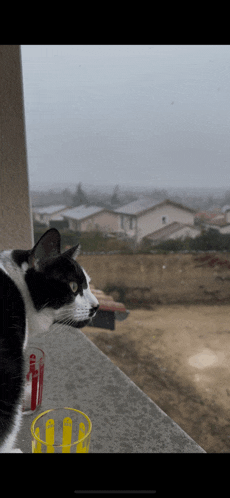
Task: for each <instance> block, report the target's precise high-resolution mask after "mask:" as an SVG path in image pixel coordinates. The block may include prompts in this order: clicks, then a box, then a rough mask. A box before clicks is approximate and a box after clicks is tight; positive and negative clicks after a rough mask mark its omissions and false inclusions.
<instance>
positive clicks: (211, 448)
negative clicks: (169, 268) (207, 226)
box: [82, 261, 230, 453]
mask: <svg viewBox="0 0 230 498" xmlns="http://www.w3.org/2000/svg"><path fill="white" fill-rule="evenodd" d="M162 262H163V261H162ZM85 267H86V268H87V265H85ZM177 269H178V268H177ZM179 269H180V268H179ZM87 270H88V268H87ZM184 271H186V269H184ZM212 272H213V270H212ZM164 278H165V277H164ZM93 283H94V282H93ZM187 284H188V283H187ZM82 331H83V332H84V333H85V334H86V335H87V336H88V337H89V338H90V339H91V340H92V342H93V343H94V344H96V346H98V347H99V348H100V349H101V350H102V351H103V352H104V353H105V354H106V355H107V356H108V357H109V358H110V359H111V361H112V362H113V363H115V364H116V365H117V366H118V367H119V368H120V369H121V370H122V371H123V372H124V373H125V374H126V375H128V377H130V379H132V380H133V381H134V382H135V384H137V385H138V386H139V387H140V388H141V389H142V390H143V391H144V392H145V393H146V394H147V395H148V396H149V397H150V398H151V399H152V400H153V401H155V402H156V403H157V404H158V405H159V406H160V408H162V409H163V410H164V411H165V412H166V413H167V415H169V416H170V417H171V418H172V419H173V420H174V421H175V422H177V423H178V424H179V425H180V426H181V427H182V429H184V430H185V432H187V433H188V434H189V435H190V436H191V437H192V438H193V439H194V440H195V441H196V442H197V443H198V444H199V445H200V446H201V447H202V448H203V449H204V450H205V451H207V452H212V453H224V452H230V410H229V406H230V304H226V305H218V304H217V305H216V304H214V305H210V304H209V305H199V304H192V305H186V304H185V305H183V304H171V305H164V304H163V305H153V306H152V309H133V310H131V311H130V315H129V316H128V318H127V319H126V320H125V321H123V322H116V329H115V330H114V331H109V330H102V329H98V328H92V327H85V328H84V329H82Z"/></svg>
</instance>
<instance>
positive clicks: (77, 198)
mask: <svg viewBox="0 0 230 498" xmlns="http://www.w3.org/2000/svg"><path fill="white" fill-rule="evenodd" d="M81 204H87V196H86V194H85V193H84V192H83V190H82V187H81V183H78V185H77V187H76V191H75V194H73V196H72V206H73V207H77V206H80V205H81Z"/></svg>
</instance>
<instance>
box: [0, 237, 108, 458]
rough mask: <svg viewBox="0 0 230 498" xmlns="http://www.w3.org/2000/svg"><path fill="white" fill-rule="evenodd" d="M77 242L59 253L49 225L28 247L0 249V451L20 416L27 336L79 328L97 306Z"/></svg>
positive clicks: (9, 446)
mask: <svg viewBox="0 0 230 498" xmlns="http://www.w3.org/2000/svg"><path fill="white" fill-rule="evenodd" d="M78 253H79V244H78V245H77V246H75V247H72V248H71V249H69V250H67V251H65V252H64V253H62V254H61V252H60V234H59V232H58V230H56V229H55V228H51V229H50V230H48V231H47V232H46V233H45V234H44V235H43V236H42V237H41V238H40V240H39V241H38V242H37V244H36V245H35V246H34V247H33V249H31V250H28V251H26V250H11V251H2V252H0V453H8V452H20V450H14V449H13V446H14V444H15V439H16V436H17V432H18V430H19V428H20V421H21V416H22V397H23V390H24V377H25V374H24V350H25V348H26V344H27V340H28V334H29V335H30V336H33V335H37V334H40V333H43V332H47V331H48V330H49V328H50V326H51V325H52V324H53V323H55V322H57V323H65V324H68V325H71V326H73V327H77V328H82V327H84V326H85V325H87V324H88V323H89V321H90V319H91V318H93V317H94V316H95V314H96V312H97V309H98V307H99V304H98V301H97V299H96V297H95V296H94V295H93V294H92V293H91V291H90V289H89V281H90V279H89V277H88V275H87V273H86V272H85V270H84V269H83V268H82V267H81V266H80V265H79V264H78V263H77V262H76V261H75V258H76V256H77V255H78Z"/></svg>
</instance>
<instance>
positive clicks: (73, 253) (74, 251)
mask: <svg viewBox="0 0 230 498" xmlns="http://www.w3.org/2000/svg"><path fill="white" fill-rule="evenodd" d="M80 250H81V246H80V244H77V245H76V246H73V247H71V248H70V249H67V251H65V252H63V253H62V254H63V255H64V256H67V257H69V258H72V259H76V258H77V256H78V255H79V254H80Z"/></svg>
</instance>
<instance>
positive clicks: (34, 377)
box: [26, 354, 44, 411]
mask: <svg viewBox="0 0 230 498" xmlns="http://www.w3.org/2000/svg"><path fill="white" fill-rule="evenodd" d="M35 364H36V355H35V354H31V355H30V369H29V372H28V373H27V375H26V379H27V380H28V381H30V376H31V383H32V387H31V407H30V409H31V410H32V411H34V410H35V408H36V406H37V404H38V405H39V404H40V403H41V400H42V389H43V373H44V360H43V358H40V360H39V371H38V370H36V369H35ZM38 375H39V378H38ZM38 380H39V392H38V403H37V390H38Z"/></svg>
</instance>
